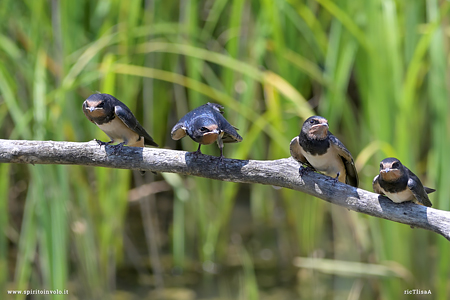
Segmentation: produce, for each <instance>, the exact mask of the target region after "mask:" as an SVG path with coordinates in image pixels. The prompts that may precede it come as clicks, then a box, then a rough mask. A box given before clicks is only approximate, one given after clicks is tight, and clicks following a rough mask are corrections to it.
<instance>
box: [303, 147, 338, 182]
mask: <svg viewBox="0 0 450 300" xmlns="http://www.w3.org/2000/svg"><path fill="white" fill-rule="evenodd" d="M301 151H302V154H303V156H304V157H305V158H306V160H307V161H308V162H309V163H310V164H311V166H313V167H314V169H316V170H317V171H319V172H321V173H323V174H325V175H327V176H330V177H336V175H337V174H338V173H341V174H340V176H339V177H342V176H344V178H345V168H344V163H343V162H342V159H341V157H340V156H339V155H338V154H337V152H336V151H335V150H334V148H333V147H330V148H329V149H328V151H327V152H326V153H325V154H323V155H320V156H319V155H311V153H309V152H306V151H304V150H303V149H301Z"/></svg>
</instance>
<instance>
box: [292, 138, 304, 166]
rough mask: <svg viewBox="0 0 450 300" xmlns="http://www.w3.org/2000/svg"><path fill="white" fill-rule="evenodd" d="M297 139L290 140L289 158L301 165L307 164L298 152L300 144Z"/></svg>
mask: <svg viewBox="0 0 450 300" xmlns="http://www.w3.org/2000/svg"><path fill="white" fill-rule="evenodd" d="M298 139H299V137H298V136H296V137H295V138H293V139H292V140H291V144H290V146H289V148H290V150H291V156H292V157H293V158H294V159H295V160H296V161H298V162H300V163H302V164H309V163H308V161H307V160H306V158H305V157H304V156H303V154H302V152H301V151H300V143H299V141H298Z"/></svg>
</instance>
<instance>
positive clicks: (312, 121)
mask: <svg viewBox="0 0 450 300" xmlns="http://www.w3.org/2000/svg"><path fill="white" fill-rule="evenodd" d="M309 123H310V124H317V120H314V119H312V120H309Z"/></svg>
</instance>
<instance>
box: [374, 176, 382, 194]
mask: <svg viewBox="0 0 450 300" xmlns="http://www.w3.org/2000/svg"><path fill="white" fill-rule="evenodd" d="M379 177H380V175H377V176H375V178H374V179H373V181H372V188H373V191H374V192H375V193H377V194H380V195H384V192H383V190H382V189H381V186H380V183H379V182H378V178H379Z"/></svg>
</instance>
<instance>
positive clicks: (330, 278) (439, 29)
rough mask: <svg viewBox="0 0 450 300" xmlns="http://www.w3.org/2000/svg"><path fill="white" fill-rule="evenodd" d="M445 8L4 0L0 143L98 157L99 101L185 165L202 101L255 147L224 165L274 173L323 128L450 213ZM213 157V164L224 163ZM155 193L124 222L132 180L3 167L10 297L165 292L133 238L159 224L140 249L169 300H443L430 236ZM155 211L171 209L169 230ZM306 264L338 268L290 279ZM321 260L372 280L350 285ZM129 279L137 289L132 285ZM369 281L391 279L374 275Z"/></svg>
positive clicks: (445, 272) (261, 205)
mask: <svg viewBox="0 0 450 300" xmlns="http://www.w3.org/2000/svg"><path fill="white" fill-rule="evenodd" d="M449 10H450V2H448V1H441V2H439V1H437V0H426V1H406V0H403V1H402V0H399V1H392V0H368V1H350V0H343V1H331V0H317V1H313V0H311V1H294V0H287V1H285V0H276V1H268V0H265V1H243V0H234V1H227V0H217V1H200V0H191V1H137V0H135V1H119V0H98V1H89V0H79V1H58V0H55V1H44V0H35V1H14V0H3V1H1V3H0V19H1V20H2V22H0V28H1V30H0V119H1V120H3V122H2V123H1V124H0V137H2V138H10V139H38V140H41V139H48V140H66V141H88V140H92V139H93V138H98V139H101V140H106V139H107V137H106V136H105V135H104V134H103V133H102V132H101V131H100V130H99V129H98V128H97V127H96V126H94V125H93V124H91V123H90V122H89V121H88V120H87V119H86V118H85V117H84V115H83V113H82V111H81V104H82V102H83V101H84V99H85V98H87V97H88V96H89V95H90V94H92V93H95V92H96V91H101V92H104V93H110V94H113V95H114V96H116V97H117V98H118V99H120V100H121V101H123V102H124V103H126V104H127V105H128V106H129V107H130V108H131V109H132V111H134V112H135V113H136V116H137V118H138V119H139V120H140V121H142V124H143V125H144V127H145V128H147V129H148V131H149V132H150V133H151V135H152V136H153V137H154V139H155V141H156V142H157V143H158V144H160V145H162V146H163V147H168V148H171V149H185V150H189V151H193V150H195V149H196V147H197V145H196V144H195V143H194V142H192V141H191V140H189V139H188V138H186V139H183V140H182V141H181V142H179V143H178V142H175V141H172V140H171V139H170V135H169V132H170V130H171V127H172V126H173V124H175V123H176V121H177V120H178V119H179V118H180V117H182V116H183V115H184V114H185V113H186V112H188V111H189V110H191V109H193V108H195V107H197V106H199V105H201V104H204V103H205V102H207V101H211V102H217V103H220V104H222V105H224V106H225V117H226V118H227V119H228V120H229V121H230V122H231V123H232V124H233V125H235V126H236V127H238V128H239V129H240V134H241V135H242V136H243V137H244V140H243V142H242V143H239V144H231V145H230V144H227V145H225V156H226V157H230V158H238V159H278V158H283V157H288V156H289V147H288V144H289V141H290V139H291V138H293V137H294V136H296V135H298V133H299V129H300V126H301V124H302V121H303V120H304V119H305V118H307V117H309V116H310V115H312V114H316V113H317V114H320V115H322V116H324V117H326V118H327V119H328V120H329V123H330V127H331V130H332V131H333V133H334V134H335V135H337V136H338V137H339V138H340V139H341V140H342V141H343V142H344V144H345V145H346V146H347V147H348V149H349V150H350V151H351V152H352V153H353V156H354V157H355V159H356V162H357V168H358V171H359V174H360V178H361V188H364V189H368V190H371V180H372V178H373V177H374V176H375V174H376V173H377V172H378V163H379V161H380V160H381V159H383V158H385V157H388V156H396V157H398V158H399V159H401V160H402V162H403V163H404V164H405V165H407V166H408V167H409V168H410V169H412V170H413V171H414V172H415V173H416V174H418V175H419V176H420V178H422V179H423V182H424V183H425V184H426V185H428V186H431V187H434V188H436V189H437V192H436V193H434V194H433V195H432V196H431V199H432V202H433V206H434V207H435V208H439V209H444V210H450V200H449V198H448V195H449V194H450V186H449V185H448V182H450V172H449V171H448V166H449V165H450V157H449V155H447V153H448V149H450V134H449V128H450V127H449V124H448V117H449V109H450V108H449V104H448V103H449V102H448V97H449V95H448V86H447V82H448V75H447V73H448V55H449V53H448V49H447V47H446V44H447V43H446V40H447V39H448V37H447V34H446V32H447V29H446V24H447V23H448V21H449V19H448V14H449ZM202 151H204V153H206V154H210V155H218V150H217V147H215V146H206V147H203V148H202ZM146 178H147V177H146ZM156 178H157V180H161V181H162V180H164V181H165V182H166V183H167V184H168V185H169V186H170V189H171V191H170V192H165V193H162V194H160V195H157V196H156V200H157V201H156V203H157V204H158V205H153V206H150V207H152V208H153V209H156V208H157V207H158V211H157V212H156V211H154V212H153V214H150V215H153V219H151V220H142V223H139V222H140V221H141V220H140V219H139V218H141V216H140V215H139V218H137V219H136V218H134V217H133V216H131V217H130V214H131V212H132V211H133V207H134V206H133V204H132V203H129V202H128V199H129V194H128V192H129V191H130V189H132V188H134V187H135V185H136V182H135V181H134V180H133V179H132V173H131V172H130V171H127V170H112V169H102V168H95V169H94V168H84V167H79V166H70V167H69V166H19V165H11V166H9V165H2V166H0V228H1V232H2V235H1V236H0V270H1V271H0V287H1V289H2V291H3V292H2V293H4V291H5V289H6V287H7V288H8V289H21V290H23V289H61V290H64V289H69V293H70V295H71V296H72V297H74V298H79V299H84V298H89V299H100V298H105V297H106V298H107V297H110V296H111V297H112V295H114V296H117V297H119V292H118V291H119V290H128V291H130V294H126V296H124V299H125V298H126V299H134V298H140V296H142V295H139V291H141V290H143V289H144V290H146V291H147V290H150V289H152V288H153V287H154V286H155V285H156V286H158V283H156V282H157V280H156V279H155V278H154V277H151V276H149V273H152V272H153V271H154V270H155V269H154V267H155V266H154V261H153V263H148V261H151V260H152V259H154V257H153V258H151V257H149V256H151V255H148V254H147V253H150V252H151V251H150V250H149V252H147V251H145V250H144V251H141V252H143V253H145V254H142V253H140V252H139V251H136V250H133V249H135V244H134V243H133V242H131V240H130V239H128V238H127V239H124V238H123V236H124V234H125V235H127V234H129V233H130V230H129V229H128V228H129V227H132V228H135V227H136V225H132V224H134V223H136V222H137V223H138V224H140V227H142V226H144V224H148V222H153V223H154V224H157V225H158V224H159V226H156V227H157V228H158V227H159V232H158V234H157V236H159V237H157V238H151V236H150V235H149V236H148V237H147V235H145V236H144V234H143V233H142V236H138V237H137V240H138V241H140V240H145V239H150V243H147V246H148V245H151V243H157V247H156V248H157V249H158V250H159V252H160V254H161V255H160V257H161V261H162V265H163V268H164V270H163V271H164V274H165V275H164V276H163V278H164V281H165V286H166V287H171V286H178V287H180V286H181V287H189V288H192V289H194V290H196V292H197V293H198V294H199V295H200V296H199V297H204V298H207V297H210V296H211V297H213V296H214V297H220V299H237V298H239V299H240V298H242V299H269V298H270V297H274V298H275V296H274V295H278V297H277V299H292V298H293V297H294V298H304V299H312V298H314V299H331V298H351V299H357V298H361V299H394V298H398V297H399V295H403V292H404V290H407V289H415V288H416V289H425V290H431V291H432V293H433V298H436V299H447V298H448V296H449V295H450V291H449V286H450V282H449V278H450V258H449V256H448V253H449V250H450V249H449V244H448V241H446V240H444V239H443V238H442V237H440V236H437V235H436V234H433V233H431V232H426V231H423V230H419V229H414V230H413V229H411V228H409V227H407V226H405V225H402V224H396V223H393V222H389V221H386V220H380V219H375V218H372V217H367V216H364V215H360V214H357V213H354V212H348V211H347V210H345V209H341V208H339V207H334V206H331V205H329V204H327V203H324V202H322V201H319V200H317V199H314V198H312V197H310V196H308V195H305V194H301V193H298V192H294V191H289V190H275V189H273V188H272V187H267V186H256V185H255V186H246V185H239V184H234V183H229V182H212V181H210V180H207V179H203V178H190V177H180V176H178V175H173V174H168V175H166V174H163V175H162V176H161V175H157V176H156ZM140 201H151V200H140ZM160 202H168V203H170V205H169V206H170V207H171V209H172V210H171V211H172V216H171V217H170V218H168V219H169V220H166V219H163V217H162V215H161V214H162V213H163V212H162V209H161V207H160V205H159V203H160ZM141 207H142V206H141ZM157 213H158V214H157ZM127 216H128V217H127ZM142 216H144V217H142V218H145V214H142ZM155 216H156V219H155ZM136 220H137V221H136ZM133 222H134V223H133ZM146 222H147V223H146ZM163 224H166V225H167V224H168V225H167V226H165V225H163ZM146 230H149V229H148V228H146V229H145V230H144V231H145V232H146V233H148V231H146ZM139 233H140V232H139ZM139 233H136V234H137V235H138V234H139ZM136 244H138V242H136ZM144 249H145V246H144ZM298 256H300V257H311V258H315V259H317V261H318V262H319V261H320V262H322V263H324V264H327V265H329V266H330V267H328V268H327V270H328V271H326V272H325V271H323V270H321V269H320V268H318V267H317V268H316V267H314V266H312V267H308V268H304V267H302V268H301V269H299V271H298V273H297V269H296V267H294V266H293V264H292V260H293V258H294V257H298ZM158 259H159V258H158ZM330 259H334V260H336V261H337V262H339V263H341V262H345V261H349V262H360V263H361V264H360V265H362V266H365V268H367V270H365V271H367V272H361V270H352V271H353V274H360V275H358V276H353V277H352V276H350V277H345V276H342V274H341V273H340V272H339V271H338V270H337V268H335V267H334V264H332V263H331V264H329V260H330ZM130 265H133V267H132V269H133V274H137V275H135V276H136V278H137V279H136V280H134V282H133V283H128V284H125V283H123V284H122V282H127V278H128V277H127V273H126V271H125V270H126V269H127V268H129V266H130ZM318 265H319V264H318ZM360 265H358V266H360ZM374 265H379V266H382V267H383V270H385V269H386V268H387V269H386V270H387V271H386V272H384V273H383V274H381V275H379V276H375V277H373V276H371V275H364V274H371V271H372V269H371V268H372V266H374ZM353 266H354V264H349V265H348V266H345V268H347V269H351V268H354V267H353ZM373 268H375V267H373ZM199 270H200V271H201V275H198V271H199ZM155 272H156V271H155ZM350 273H352V272H350ZM179 274H181V275H179ZM193 274H196V275H193ZM361 274H363V275H361ZM392 274H395V276H394V275H392ZM153 275H155V274H153ZM156 275H157V274H156ZM180 278H181V279H180ZM215 287H217V288H215ZM274 287H278V288H280V289H284V292H283V293H280V294H277V293H278V292H279V290H276V289H275V288H274ZM324 291H326V292H324ZM133 297H134V298H133ZM24 298H25V297H18V298H17V299H24ZM41 298H42V299H50V298H51V297H44V296H42V297H41ZM54 298H55V299H56V298H57V299H61V298H58V297H57V296H55V297H54ZM52 299H53V298H52ZM179 299H182V297H181V296H180V298H179Z"/></svg>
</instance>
